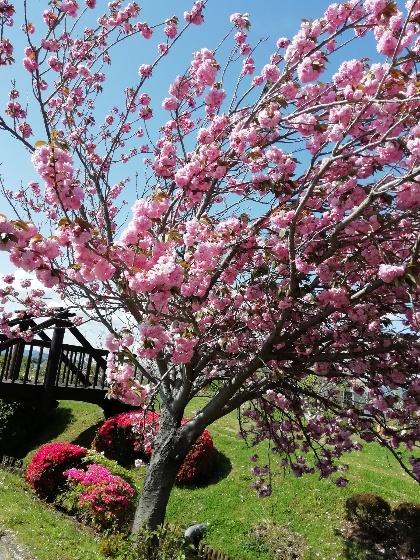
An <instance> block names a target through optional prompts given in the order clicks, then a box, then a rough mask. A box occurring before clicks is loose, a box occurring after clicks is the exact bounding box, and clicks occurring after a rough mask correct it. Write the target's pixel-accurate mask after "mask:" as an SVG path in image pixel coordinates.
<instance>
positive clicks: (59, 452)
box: [25, 443, 87, 501]
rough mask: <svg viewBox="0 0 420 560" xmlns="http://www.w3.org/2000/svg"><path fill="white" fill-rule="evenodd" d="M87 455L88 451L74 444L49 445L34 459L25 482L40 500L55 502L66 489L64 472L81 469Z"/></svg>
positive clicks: (42, 448) (29, 466) (40, 450)
mask: <svg viewBox="0 0 420 560" xmlns="http://www.w3.org/2000/svg"><path fill="white" fill-rule="evenodd" d="M86 453H87V449H85V448H84V447H80V446H78V445H73V444H72V443H47V444H46V445H43V446H42V447H40V449H38V451H37V452H36V453H35V455H34V456H33V457H32V461H31V462H30V463H29V465H28V470H27V472H26V476H25V480H26V482H29V484H30V485H31V487H32V488H33V489H34V490H35V492H36V493H37V495H38V496H39V497H40V498H42V499H44V500H47V501H53V500H55V499H56V497H57V496H58V494H59V493H60V492H62V491H63V490H64V488H65V484H66V482H67V479H66V477H65V476H64V474H63V473H64V471H65V470H68V469H71V468H78V467H81V465H82V459H83V458H84V457H85V456H86Z"/></svg>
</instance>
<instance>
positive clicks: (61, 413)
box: [0, 401, 420, 560]
mask: <svg viewBox="0 0 420 560" xmlns="http://www.w3.org/2000/svg"><path fill="white" fill-rule="evenodd" d="M197 407H198V405H197V402H195V403H192V404H191V407H190V413H191V412H192V410H194V408H197ZM101 420H102V413H101V410H100V409H99V408H98V407H96V406H94V405H89V404H84V403H78V402H67V401H63V402H61V403H60V406H59V408H58V409H57V410H55V411H53V413H52V414H51V417H50V419H49V421H48V424H47V428H46V429H45V430H44V432H43V433H42V435H41V436H39V437H38V438H37V439H36V441H35V442H34V443H33V445H32V449H31V451H30V452H29V453H28V454H27V455H26V456H25V463H26V464H27V463H28V462H29V460H30V458H31V456H32V455H33V453H34V452H35V451H36V449H37V448H38V447H39V446H40V445H42V444H44V443H47V442H49V441H64V442H75V443H78V444H79V445H84V446H89V445H90V442H91V441H92V438H93V435H94V433H95V431H96V429H97V428H98V425H99V423H100V422H101ZM209 431H210V433H211V435H212V437H213V439H214V442H215V445H216V448H217V450H218V461H217V463H216V465H215V466H214V469H213V473H212V477H211V479H210V481H209V483H208V484H206V485H202V486H198V487H194V488H186V487H175V489H174V490H173V493H172V496H171V500H170V503H169V507H168V516H167V519H168V521H170V522H173V523H176V524H178V525H180V526H183V527H185V526H188V525H191V524H193V523H197V522H200V523H201V522H204V521H207V522H209V530H208V533H207V536H206V542H208V543H209V544H210V545H211V546H213V547H214V548H216V549H218V550H221V551H223V552H224V553H225V554H228V555H230V556H231V557H232V558H235V559H237V560H255V559H259V560H269V558H270V556H269V554H268V553H267V551H266V550H265V549H264V546H261V543H260V542H259V541H257V540H256V539H255V537H254V536H253V535H252V534H251V533H250V531H251V529H252V527H254V526H256V525H258V524H260V523H261V522H263V521H267V522H275V523H277V524H279V525H284V526H287V527H288V531H290V533H291V535H292V539H293V541H294V542H295V543H296V547H297V548H300V549H301V550H302V551H304V558H305V560H322V559H324V560H354V558H355V557H354V556H352V555H351V554H353V553H348V552H346V547H345V543H344V542H343V539H342V537H341V536H340V534H339V532H338V531H339V529H340V528H341V527H342V525H343V519H344V503H345V500H346V498H348V497H349V496H351V495H352V494H354V493H358V492H373V493H375V494H379V495H380V496H382V497H384V498H385V499H387V500H388V501H389V502H390V503H391V505H392V504H395V503H397V502H401V501H420V486H419V485H418V484H416V483H415V482H414V481H413V480H412V479H410V478H409V477H408V476H407V475H405V474H404V473H403V472H402V471H401V469H400V468H399V467H398V465H396V464H395V461H394V460H393V459H392V458H389V457H387V455H386V453H385V451H384V450H383V449H382V448H381V447H379V446H378V445H375V444H373V445H368V446H366V448H365V449H364V450H363V452H361V453H353V454H351V455H349V456H348V457H346V462H347V463H348V464H349V465H350V470H349V478H350V483H349V484H348V486H347V488H345V489H340V488H337V487H336V486H335V485H334V484H333V483H332V482H331V481H329V480H318V479H317V477H316V476H306V477H303V478H300V479H296V478H293V476H291V475H286V476H284V475H283V474H281V473H277V474H276V475H275V476H274V492H273V495H272V496H271V497H270V498H266V499H259V498H257V496H256V495H255V492H254V491H253V490H252V489H251V488H250V485H251V484H252V481H253V477H252V475H251V473H250V463H249V456H250V454H251V453H254V451H255V450H252V452H251V451H250V450H249V449H248V448H247V446H246V444H245V443H244V442H243V441H241V440H240V439H239V438H238V437H237V435H236V432H237V420H236V417H235V415H231V416H229V417H227V418H224V419H223V420H220V421H218V422H217V423H216V424H214V425H213V426H211V427H210V428H209ZM258 453H259V455H260V456H261V458H262V457H263V456H264V453H266V451H265V450H264V448H263V447H261V448H260V449H259V450H258ZM133 474H134V476H135V477H136V480H137V481H138V484H139V485H141V480H142V476H143V474H144V470H143V469H142V468H141V469H136V470H133ZM0 524H2V525H3V526H5V527H8V528H10V529H12V530H13V531H16V532H17V533H18V539H19V541H20V542H21V543H22V544H25V545H27V546H28V547H29V548H30V550H32V551H33V553H34V554H35V555H36V556H37V557H38V559H39V560H56V559H57V556H59V557H60V560H78V559H79V558H80V559H82V558H83V559H84V560H90V559H92V560H94V559H98V560H99V559H101V558H102V556H101V555H100V554H99V552H98V549H97V536H95V534H94V533H93V532H91V531H88V530H86V529H84V528H82V527H81V526H80V525H78V524H77V523H75V522H73V520H72V519H70V518H68V517H66V516H65V515H64V514H61V513H60V512H58V511H57V510H55V509H53V508H50V507H48V506H46V505H45V504H44V503H43V502H40V501H39V500H37V499H36V498H35V497H34V496H33V494H32V493H31V492H30V491H29V489H28V488H27V485H26V484H25V483H24V482H23V480H22V477H21V476H18V475H17V474H12V473H9V472H6V471H0ZM293 535H295V536H293ZM299 535H300V536H299ZM349 554H350V555H349ZM359 558H360V559H361V560H364V559H365V558H366V559H367V558H371V559H372V556H367V555H366V556H363V551H361V555H360V556H358V559H359Z"/></svg>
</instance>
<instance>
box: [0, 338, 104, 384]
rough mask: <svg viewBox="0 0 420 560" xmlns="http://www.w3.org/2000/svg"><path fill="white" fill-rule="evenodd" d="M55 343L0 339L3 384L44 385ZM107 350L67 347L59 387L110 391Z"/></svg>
mask: <svg viewBox="0 0 420 560" xmlns="http://www.w3.org/2000/svg"><path fill="white" fill-rule="evenodd" d="M50 350H51V341H45V340H35V339H34V340H31V341H30V342H25V341H23V340H17V339H7V338H6V337H5V336H4V335H0V383H4V382H8V383H19V384H24V385H26V384H31V385H43V384H44V380H45V374H46V369H47V363H48V357H49V354H50ZM107 355H108V351H107V350H98V349H94V348H92V349H84V348H83V347H81V346H75V345H72V344H63V345H62V347H61V353H60V358H59V362H58V368H57V373H56V378H55V385H57V386H58V385H59V386H64V387H69V386H71V387H84V388H87V387H91V388H95V389H106V388H107V383H106V375H105V369H106V357H107Z"/></svg>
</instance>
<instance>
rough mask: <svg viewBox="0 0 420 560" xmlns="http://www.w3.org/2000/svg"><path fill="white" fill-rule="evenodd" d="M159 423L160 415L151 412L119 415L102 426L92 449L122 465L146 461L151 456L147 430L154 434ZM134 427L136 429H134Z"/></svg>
mask: <svg viewBox="0 0 420 560" xmlns="http://www.w3.org/2000/svg"><path fill="white" fill-rule="evenodd" d="M158 422H159V415H158V414H157V413H155V412H150V411H144V412H123V413H121V414H117V415H116V416H113V417H112V418H108V420H106V421H105V422H104V423H103V424H102V426H101V427H100V428H99V430H98V432H97V434H96V436H95V438H94V440H93V442H92V447H93V448H94V449H96V451H99V452H100V453H103V454H104V455H105V456H106V457H108V458H109V459H115V460H116V461H118V463H120V464H121V465H125V466H132V465H133V464H134V461H135V459H138V458H142V459H146V455H145V454H147V453H149V454H150V452H151V451H150V444H149V442H145V433H146V432H147V430H149V431H150V430H152V431H153V433H154V432H155V431H156V429H157V427H158ZM134 426H135V427H136V429H133V428H134ZM145 426H147V428H145Z"/></svg>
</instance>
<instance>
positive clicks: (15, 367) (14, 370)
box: [7, 339, 25, 381]
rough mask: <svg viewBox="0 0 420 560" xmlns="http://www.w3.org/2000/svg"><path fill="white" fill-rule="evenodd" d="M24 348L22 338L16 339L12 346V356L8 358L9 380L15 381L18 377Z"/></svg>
mask: <svg viewBox="0 0 420 560" xmlns="http://www.w3.org/2000/svg"><path fill="white" fill-rule="evenodd" d="M24 350H25V341H24V340H22V339H16V342H15V344H14V345H13V347H12V356H11V358H10V364H9V371H8V374H7V379H10V380H11V381H17V380H18V379H19V373H20V368H21V365H22V358H23V352H24Z"/></svg>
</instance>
